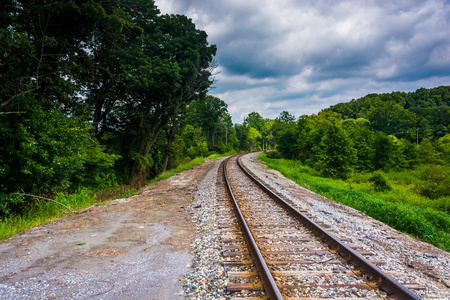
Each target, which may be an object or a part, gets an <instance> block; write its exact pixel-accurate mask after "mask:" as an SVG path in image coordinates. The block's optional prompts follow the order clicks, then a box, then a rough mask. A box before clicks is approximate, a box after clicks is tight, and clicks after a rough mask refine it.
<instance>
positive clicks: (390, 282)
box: [227, 156, 421, 299]
mask: <svg viewBox="0 0 450 300" xmlns="http://www.w3.org/2000/svg"><path fill="white" fill-rule="evenodd" d="M240 159H241V157H240V156H239V158H238V159H237V162H238V165H239V167H240V168H241V169H242V170H243V172H244V173H245V174H246V175H247V176H249V178H251V180H252V181H254V182H255V183H256V184H257V185H258V186H260V187H261V189H262V190H264V191H265V192H266V193H267V194H269V195H270V197H271V198H272V199H274V200H275V201H276V202H278V203H280V204H281V205H282V206H283V207H284V208H285V209H287V210H288V211H289V212H290V213H291V214H292V215H293V216H294V217H295V218H296V219H297V220H299V221H300V222H301V223H302V224H304V225H305V226H306V227H308V228H309V229H310V230H312V231H314V232H315V233H316V234H317V236H318V237H320V238H321V239H322V241H324V242H325V243H326V244H328V245H329V246H330V248H332V249H334V250H336V251H337V253H339V254H340V255H341V256H342V257H343V258H344V259H346V260H347V261H348V262H349V263H351V264H353V265H354V266H355V268H359V269H360V270H361V271H362V273H364V274H366V276H367V278H368V279H369V280H372V281H374V282H376V284H377V285H378V286H379V287H380V288H381V289H383V290H384V291H386V292H387V293H388V295H389V296H392V297H395V298H396V299H421V298H420V297H418V296H417V295H416V294H414V293H413V292H411V291H410V290H409V289H408V288H406V287H405V286H403V285H402V284H401V283H399V282H398V281H396V280H395V279H394V278H392V277H391V276H389V275H388V274H386V273H385V272H383V271H382V270H381V269H380V268H378V267H377V266H375V265H374V264H372V263H371V262H370V261H368V260H367V259H366V258H364V257H363V256H361V255H360V254H358V253H357V252H356V251H354V250H353V249H351V248H350V247H349V246H347V245H346V244H345V243H344V242H342V241H341V240H339V239H338V238H337V237H335V236H333V235H332V234H331V233H329V232H328V231H327V230H325V229H324V228H322V227H321V226H320V225H318V224H317V223H316V222H314V221H313V220H311V219H310V218H309V217H307V216H306V215H305V214H303V213H301V212H300V211H298V210H297V209H296V208H295V207H293V206H292V205H290V204H289V203H287V202H286V201H285V200H284V199H282V198H281V197H280V196H278V195H277V194H275V193H274V192H273V191H272V190H271V189H269V188H268V187H267V186H265V185H264V184H263V183H262V182H261V181H259V180H258V179H256V177H255V176H254V175H252V173H251V171H250V170H248V169H247V168H246V167H245V166H243V165H242V163H241V161H240ZM227 183H228V180H227ZM230 192H231V190H230ZM233 199H234V197H233ZM234 201H236V200H234ZM236 205H237V204H236ZM244 222H245V221H244Z"/></svg>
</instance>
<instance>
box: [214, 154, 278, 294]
mask: <svg viewBox="0 0 450 300" xmlns="http://www.w3.org/2000/svg"><path fill="white" fill-rule="evenodd" d="M230 158H231V157H229V158H227V159H226V160H225V161H224V163H223V175H224V177H225V182H226V186H227V190H228V193H229V195H230V198H231V200H232V201H231V202H232V204H233V207H234V209H235V213H236V217H237V218H238V221H239V225H240V227H241V230H242V232H243V234H244V238H245V241H246V242H247V245H248V247H249V251H250V252H251V253H252V254H253V256H252V257H253V259H254V262H255V264H256V267H257V269H258V273H259V277H260V278H261V281H262V283H263V287H264V290H265V291H266V293H267V295H268V296H269V298H270V299H283V296H282V295H281V292H280V290H279V289H278V286H277V284H276V283H275V279H273V276H272V274H271V273H270V270H269V267H268V266H267V264H266V262H265V261H264V257H263V256H262V254H261V251H259V248H258V245H257V244H256V241H255V239H254V238H253V235H252V233H251V231H250V228H249V227H248V225H247V222H246V221H245V219H244V215H243V214H242V211H241V210H240V208H239V205H238V203H237V201H236V198H235V197H234V194H233V191H232V190H231V186H230V183H229V181H228V176H227V163H228V161H229V159H230Z"/></svg>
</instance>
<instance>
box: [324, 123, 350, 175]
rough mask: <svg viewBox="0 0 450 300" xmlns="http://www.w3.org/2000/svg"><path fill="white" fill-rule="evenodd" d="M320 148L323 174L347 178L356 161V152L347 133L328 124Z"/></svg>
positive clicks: (338, 127) (334, 125)
mask: <svg viewBox="0 0 450 300" xmlns="http://www.w3.org/2000/svg"><path fill="white" fill-rule="evenodd" d="M320 146H321V152H320V154H319V159H320V162H319V166H320V171H321V173H322V174H323V175H324V176H327V177H333V178H343V179H345V178H347V177H348V175H349V174H350V172H351V171H352V166H353V164H354V163H355V160H356V150H355V149H354V148H353V143H352V140H351V139H350V138H349V136H348V134H347V133H346V131H345V130H343V129H342V128H341V127H340V126H339V125H336V124H333V123H331V122H327V123H326V129H325V131H324V135H323V137H322V140H321V142H320Z"/></svg>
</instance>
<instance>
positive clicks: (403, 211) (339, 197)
mask: <svg viewBox="0 0 450 300" xmlns="http://www.w3.org/2000/svg"><path fill="white" fill-rule="evenodd" d="M258 158H259V159H261V160H262V161H264V162H265V164H266V165H267V166H268V167H269V168H272V169H276V170H278V171H280V172H281V173H282V174H283V175H284V176H286V177H287V178H289V179H291V180H294V181H295V182H297V183H298V184H300V185H301V186H304V187H306V188H308V189H309V190H311V191H313V192H315V193H318V194H320V195H322V196H325V197H327V198H328V199H330V200H333V201H336V202H340V203H342V204H345V205H348V206H350V207H353V208H355V209H357V210H359V211H361V212H363V213H365V214H367V215H369V216H371V217H372V218H374V219H377V220H379V221H381V222H383V223H386V224H388V225H389V226H391V227H393V228H395V229H397V230H399V231H402V232H404V233H406V234H409V235H411V236H413V237H416V238H419V239H422V240H424V241H426V242H429V243H431V244H433V245H435V246H436V247H439V248H441V249H443V250H445V251H450V216H449V214H448V213H447V212H445V211H440V210H438V209H436V208H434V206H433V205H431V201H432V200H430V199H427V198H426V197H419V196H417V195H414V194H412V192H411V188H410V187H407V185H405V183H404V182H403V183H397V182H396V183H394V184H392V185H393V189H392V190H391V191H387V192H382V193H381V192H378V193H375V192H373V189H372V187H371V184H370V183H368V178H369V177H370V174H357V175H355V176H353V177H352V179H351V180H350V181H343V180H333V179H328V178H322V177H319V176H318V173H317V172H316V171H315V170H313V169H311V168H309V167H307V166H303V165H302V164H301V162H299V161H293V160H286V159H270V158H267V157H266V156H265V154H261V155H259V156H258ZM392 176H394V175H392ZM366 177H367V178H366ZM388 177H389V175H388ZM408 180H411V182H410V184H412V183H413V182H414V178H410V179H408ZM430 205H431V207H430Z"/></svg>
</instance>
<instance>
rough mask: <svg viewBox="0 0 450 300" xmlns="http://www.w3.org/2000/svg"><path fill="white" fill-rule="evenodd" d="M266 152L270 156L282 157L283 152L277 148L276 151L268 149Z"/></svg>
mask: <svg viewBox="0 0 450 300" xmlns="http://www.w3.org/2000/svg"><path fill="white" fill-rule="evenodd" d="M265 153H266V156H267V157H268V158H281V157H282V156H281V153H280V152H278V151H276V150H274V151H267V152H265Z"/></svg>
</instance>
